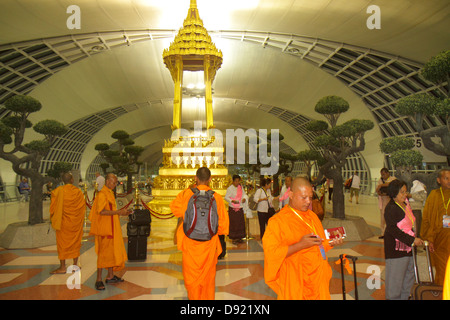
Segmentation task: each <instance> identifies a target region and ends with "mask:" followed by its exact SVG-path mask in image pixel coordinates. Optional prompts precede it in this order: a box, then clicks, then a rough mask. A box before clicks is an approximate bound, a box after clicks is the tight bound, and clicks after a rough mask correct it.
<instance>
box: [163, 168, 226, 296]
mask: <svg viewBox="0 0 450 320" xmlns="http://www.w3.org/2000/svg"><path fill="white" fill-rule="evenodd" d="M195 180H196V187H197V188H198V189H199V190H206V191H207V190H211V188H210V187H209V186H208V184H209V182H210V181H211V171H210V170H209V169H208V168H206V167H202V168H200V169H198V170H197V173H196V177H195ZM193 194H194V193H193V192H192V190H191V189H186V190H183V191H182V192H180V193H179V194H178V195H177V197H176V198H175V199H174V200H173V201H172V203H171V204H170V209H171V210H172V213H173V214H174V215H175V216H176V217H180V218H182V219H183V218H184V214H185V212H186V209H187V205H188V202H189V199H190V198H191V196H192V195H193ZM214 198H215V200H216V204H217V214H218V216H219V228H218V231H217V234H215V235H214V236H213V237H212V238H211V240H208V241H196V240H192V239H190V238H188V237H187V236H186V235H185V233H184V230H183V224H182V223H180V226H179V227H178V230H177V246H178V249H179V250H181V251H182V253H183V263H182V265H183V277H184V285H185V287H186V290H187V293H188V298H189V299H190V300H213V299H214V298H215V279H216V264H217V257H218V256H219V255H220V253H221V252H222V246H221V244H220V240H219V235H227V234H228V229H229V220H228V214H227V211H226V209H225V203H224V201H223V198H222V197H221V196H220V195H219V194H217V193H214Z"/></svg>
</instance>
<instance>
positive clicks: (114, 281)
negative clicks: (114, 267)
mask: <svg viewBox="0 0 450 320" xmlns="http://www.w3.org/2000/svg"><path fill="white" fill-rule="evenodd" d="M123 281H124V280H123V279H122V278H119V277H118V276H114V277H112V278H111V279H105V282H106V283H119V282H123Z"/></svg>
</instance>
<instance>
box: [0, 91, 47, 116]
mask: <svg viewBox="0 0 450 320" xmlns="http://www.w3.org/2000/svg"><path fill="white" fill-rule="evenodd" d="M5 108H6V109H8V110H11V111H13V112H16V113H23V114H26V113H32V112H37V111H39V110H41V108H42V105H41V103H40V102H39V100H37V99H35V98H33V97H30V96H24V95H17V96H13V97H11V98H9V99H8V100H6V101H5Z"/></svg>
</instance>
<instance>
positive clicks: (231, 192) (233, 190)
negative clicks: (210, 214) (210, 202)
mask: <svg viewBox="0 0 450 320" xmlns="http://www.w3.org/2000/svg"><path fill="white" fill-rule="evenodd" d="M241 187H242V186H241ZM237 189H238V188H236V187H235V186H234V185H233V184H232V185H231V186H229V187H228V189H227V193H226V194H225V201H226V202H228V205H229V206H230V208H235V207H234V206H233V205H232V204H231V198H235V197H236V194H237ZM244 199H245V203H247V204H248V196H247V194H246V193H245V190H244V188H242V198H241V201H240V202H239V208H243V207H244V204H243V203H242V200H244Z"/></svg>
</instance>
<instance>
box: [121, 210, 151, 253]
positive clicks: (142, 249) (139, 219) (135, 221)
mask: <svg viewBox="0 0 450 320" xmlns="http://www.w3.org/2000/svg"><path fill="white" fill-rule="evenodd" d="M151 220H152V219H151V216H150V212H149V211H148V210H141V209H138V210H134V212H133V213H132V214H130V215H129V222H128V223H127V236H128V252H127V253H128V260H129V261H145V259H147V237H148V236H149V235H150V231H151Z"/></svg>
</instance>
